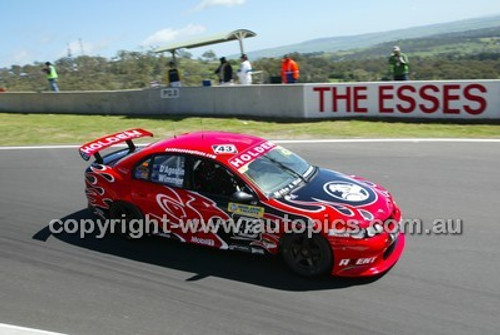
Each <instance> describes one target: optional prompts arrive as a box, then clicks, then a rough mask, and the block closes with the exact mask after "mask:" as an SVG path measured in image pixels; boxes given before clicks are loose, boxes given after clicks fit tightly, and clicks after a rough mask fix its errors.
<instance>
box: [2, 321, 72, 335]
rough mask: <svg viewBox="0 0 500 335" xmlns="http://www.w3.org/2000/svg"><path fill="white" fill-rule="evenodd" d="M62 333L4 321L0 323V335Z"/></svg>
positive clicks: (52, 334) (54, 334) (57, 334)
mask: <svg viewBox="0 0 500 335" xmlns="http://www.w3.org/2000/svg"><path fill="white" fill-rule="evenodd" d="M3 334H5V335H7V334H8V335H64V334H62V333H54V332H49V331H46V330H41V329H36V328H26V327H20V326H15V325H9V324H6V323H0V335H3Z"/></svg>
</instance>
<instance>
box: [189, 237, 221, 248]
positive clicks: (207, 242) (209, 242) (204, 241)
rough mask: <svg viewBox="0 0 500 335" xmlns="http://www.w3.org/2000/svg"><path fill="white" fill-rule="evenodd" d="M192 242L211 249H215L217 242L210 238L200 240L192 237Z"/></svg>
mask: <svg viewBox="0 0 500 335" xmlns="http://www.w3.org/2000/svg"><path fill="white" fill-rule="evenodd" d="M190 242H191V243H197V244H202V245H208V246H209V247H213V246H214V245H215V241H214V240H212V239H210V238H200V237H196V236H192V237H191V240H190Z"/></svg>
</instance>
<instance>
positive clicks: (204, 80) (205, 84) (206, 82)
mask: <svg viewBox="0 0 500 335" xmlns="http://www.w3.org/2000/svg"><path fill="white" fill-rule="evenodd" d="M203 86H205V87H208V86H212V81H211V80H210V79H203Z"/></svg>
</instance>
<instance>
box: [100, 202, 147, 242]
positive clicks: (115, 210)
mask: <svg viewBox="0 0 500 335" xmlns="http://www.w3.org/2000/svg"><path fill="white" fill-rule="evenodd" d="M109 216H110V218H111V219H112V220H115V223H114V231H115V233H118V234H119V235H120V236H122V237H123V238H125V239H127V240H136V239H140V238H143V237H144V236H145V234H146V231H145V225H144V219H143V218H144V216H143V215H142V213H141V211H140V210H139V209H138V208H137V207H135V206H134V205H132V204H129V203H127V202H121V201H120V202H115V203H113V204H112V205H111V208H110V210H109Z"/></svg>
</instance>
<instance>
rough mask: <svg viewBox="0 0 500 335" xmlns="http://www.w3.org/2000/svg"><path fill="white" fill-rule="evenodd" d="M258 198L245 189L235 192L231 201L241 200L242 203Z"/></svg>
mask: <svg viewBox="0 0 500 335" xmlns="http://www.w3.org/2000/svg"><path fill="white" fill-rule="evenodd" d="M256 200H257V198H255V196H254V195H252V194H249V193H246V192H243V191H237V192H234V193H233V195H232V196H231V201H233V202H239V203H242V204H249V203H251V202H252V201H256Z"/></svg>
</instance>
